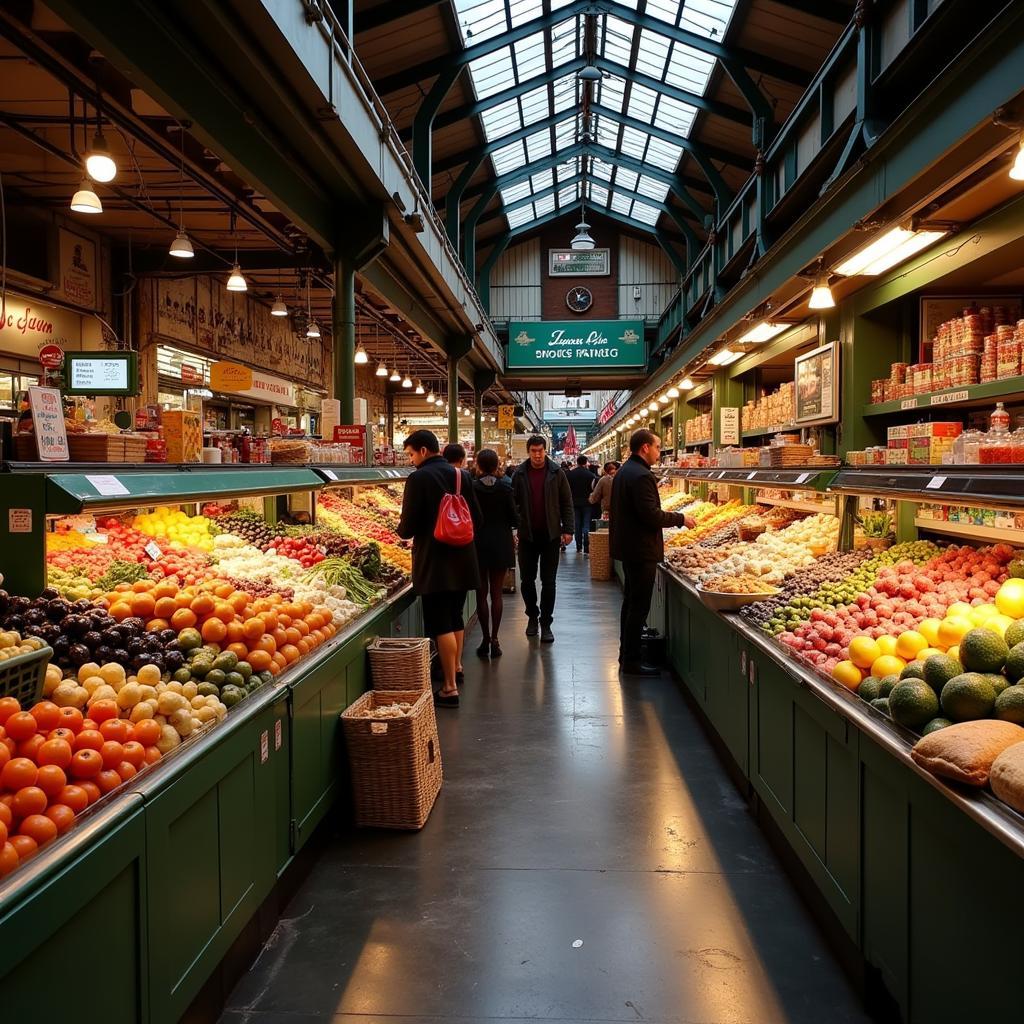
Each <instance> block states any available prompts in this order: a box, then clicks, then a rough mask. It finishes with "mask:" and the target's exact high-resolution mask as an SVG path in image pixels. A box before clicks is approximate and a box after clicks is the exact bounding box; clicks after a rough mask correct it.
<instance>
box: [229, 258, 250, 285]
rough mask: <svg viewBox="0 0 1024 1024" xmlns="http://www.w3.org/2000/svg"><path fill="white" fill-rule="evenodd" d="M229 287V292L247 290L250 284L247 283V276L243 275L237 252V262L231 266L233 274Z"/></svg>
mask: <svg viewBox="0 0 1024 1024" xmlns="http://www.w3.org/2000/svg"><path fill="white" fill-rule="evenodd" d="M227 289H228V291H229V292H247V291H248V290H249V286H248V285H247V284H246V283H245V278H244V277H242V270H241V268H240V267H239V265H238V259H237V254H236V258H235V264H234V266H233V267H232V268H231V276H230V277H229V278H228V283H227Z"/></svg>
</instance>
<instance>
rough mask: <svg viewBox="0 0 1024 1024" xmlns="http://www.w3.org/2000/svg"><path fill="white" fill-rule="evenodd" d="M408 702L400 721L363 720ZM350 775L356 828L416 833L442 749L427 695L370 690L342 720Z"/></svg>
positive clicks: (432, 796)
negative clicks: (374, 711)
mask: <svg viewBox="0 0 1024 1024" xmlns="http://www.w3.org/2000/svg"><path fill="white" fill-rule="evenodd" d="M404 701H408V702H409V703H410V704H412V705H413V709H412V711H411V712H410V713H409V714H408V715H406V716H405V717H404V718H377V719H375V718H364V717H361V713H362V712H365V710H366V709H367V708H368V707H369V708H378V707H380V706H381V705H382V704H393V703H395V702H398V703H401V702H404ZM341 725H342V729H343V731H344V734H345V746H346V748H347V749H348V762H349V767H350V768H351V770H352V795H353V800H354V803H355V816H356V825H357V826H359V827H361V828H396V829H413V830H415V829H420V828H423V826H424V825H425V824H426V823H427V818H429V817H430V810H431V808H432V807H433V806H434V801H435V800H436V799H437V794H438V792H439V791H440V789H441V776H442V771H441V746H440V743H439V742H438V738H437V721H436V719H435V718H434V699H433V697H432V695H431V694H430V692H429V691H427V692H426V693H424V692H415V691H402V690H387V691H385V692H383V693H381V692H380V691H377V690H370V691H368V692H367V693H364V694H363V695H362V696H361V697H360V698H359V699H358V700H357V701H355V703H353V704H352V705H351V706H350V707H348V708H347V709H346V710H345V711H343V712H342V715H341Z"/></svg>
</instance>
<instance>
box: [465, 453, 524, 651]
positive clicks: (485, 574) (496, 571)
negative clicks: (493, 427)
mask: <svg viewBox="0 0 1024 1024" xmlns="http://www.w3.org/2000/svg"><path fill="white" fill-rule="evenodd" d="M476 466H477V477H476V479H475V480H474V481H473V493H474V494H475V495H476V500H477V503H478V504H479V506H480V514H481V527H480V529H479V530H478V531H477V534H476V558H477V563H478V564H479V566H480V586H479V588H478V589H477V592H476V614H477V618H479V620H480V630H481V633H482V634H483V639H482V640H481V641H480V646H479V647H478V648H477V649H476V653H477V655H478V656H479V657H481V658H488V657H489V658H500V657H501V644H500V643H499V642H498V628H499V627H500V626H501V613H502V611H503V610H504V603H505V602H504V597H503V594H502V588H503V587H504V585H505V575H506V574H507V573H508V570H509V569H511V568H512V567H513V566H514V565H515V564H516V551H515V540H514V538H513V536H512V531H513V530H515V529H518V527H519V516H518V515H517V514H516V502H515V498H513V496H512V488H511V487H510V486H509V485H508V484H507V483H505V481H504V478H502V477H499V476H498V475H497V473H498V453H497V452H495V451H493V450H492V449H490V448H484V449H482V450H481V451H480V453H479V454H478V455H477V457H476Z"/></svg>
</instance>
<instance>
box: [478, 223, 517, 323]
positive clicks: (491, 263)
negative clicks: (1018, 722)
mask: <svg viewBox="0 0 1024 1024" xmlns="http://www.w3.org/2000/svg"><path fill="white" fill-rule="evenodd" d="M508 243H509V236H508V235H507V234H504V235H502V236H501V237H500V238H498V240H497V241H496V242H495V243H494V248H493V249H491V251H490V252H489V253H488V254H487V259H485V260H484V263H483V266H482V267H481V268H480V276H479V277H478V278H477V282H476V291H477V294H478V295H479V296H480V301H481V302H482V303H483V304H484V309H486V310H487V315H488V316H490V315H491V273H492V272H493V271H494V267H495V264H496V263H497V262H498V260H499V259H500V258H501V254H502V253H503V252H504V251H505V250H506V249H507V248H508Z"/></svg>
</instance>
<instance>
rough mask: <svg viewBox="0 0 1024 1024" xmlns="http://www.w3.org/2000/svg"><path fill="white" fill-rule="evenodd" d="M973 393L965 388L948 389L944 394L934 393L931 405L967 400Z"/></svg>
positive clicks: (930, 401)
mask: <svg viewBox="0 0 1024 1024" xmlns="http://www.w3.org/2000/svg"><path fill="white" fill-rule="evenodd" d="M970 397H971V393H970V392H969V391H968V390H967V389H966V388H965V389H963V390H962V391H947V392H946V394H944V395H932V396H931V398H930V399H929V400H928V402H929V404H930V405H949V404H950V402H966V401H967V399H968V398H970Z"/></svg>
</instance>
